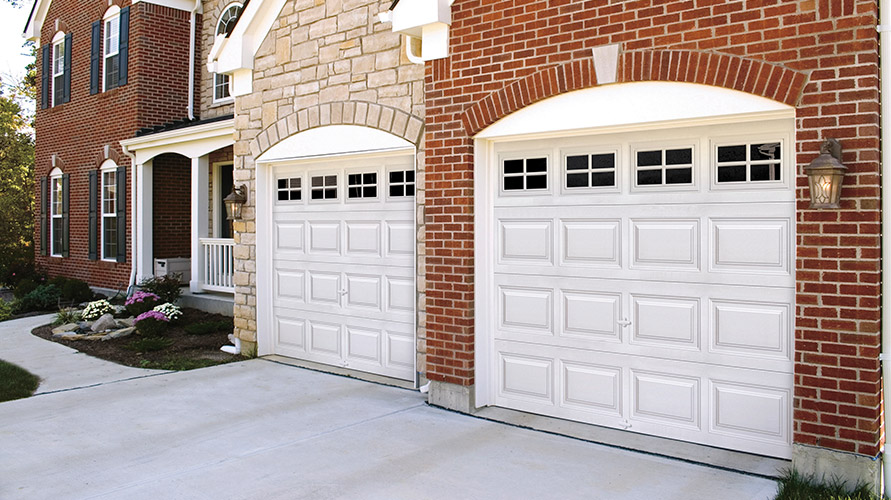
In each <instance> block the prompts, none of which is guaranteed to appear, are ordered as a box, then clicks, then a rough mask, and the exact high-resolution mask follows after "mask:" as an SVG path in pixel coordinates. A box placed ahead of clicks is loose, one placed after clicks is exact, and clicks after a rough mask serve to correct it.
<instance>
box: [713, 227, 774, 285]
mask: <svg viewBox="0 0 891 500" xmlns="http://www.w3.org/2000/svg"><path fill="white" fill-rule="evenodd" d="M709 223H710V226H711V238H710V243H711V248H712V260H711V267H712V270H715V271H722V270H723V271H737V272H746V273H767V274H784V275H788V274H789V273H790V255H789V250H788V248H789V246H788V242H789V241H790V236H789V231H790V227H791V225H792V221H791V219H788V218H776V219H755V220H752V219H717V218H712V219H710V220H709Z"/></svg>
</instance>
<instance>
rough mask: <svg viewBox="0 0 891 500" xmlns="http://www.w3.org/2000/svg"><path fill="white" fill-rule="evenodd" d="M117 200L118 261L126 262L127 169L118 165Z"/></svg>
mask: <svg viewBox="0 0 891 500" xmlns="http://www.w3.org/2000/svg"><path fill="white" fill-rule="evenodd" d="M115 197H116V198H117V199H116V200H115V201H116V202H117V206H116V207H115V208H116V209H117V210H116V214H115V215H116V217H117V223H118V262H127V169H126V168H125V167H118V170H117V186H115Z"/></svg>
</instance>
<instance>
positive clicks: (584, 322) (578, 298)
mask: <svg viewBox="0 0 891 500" xmlns="http://www.w3.org/2000/svg"><path fill="white" fill-rule="evenodd" d="M561 296H562V297H563V302H562V303H563V314H562V317H563V325H562V326H563V328H562V329H561V330H560V331H559V334H560V335H562V336H565V337H580V338H585V339H590V338H592V337H593V338H597V339H599V340H606V341H613V342H621V341H622V332H621V329H620V328H621V327H620V325H619V323H618V322H619V320H620V319H621V318H622V317H623V316H622V296H621V295H620V294H616V293H602V292H586V291H582V290H562V293H561Z"/></svg>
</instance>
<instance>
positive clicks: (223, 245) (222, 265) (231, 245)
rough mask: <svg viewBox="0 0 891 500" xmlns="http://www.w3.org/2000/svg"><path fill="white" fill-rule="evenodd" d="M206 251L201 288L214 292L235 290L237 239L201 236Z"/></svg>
mask: <svg viewBox="0 0 891 500" xmlns="http://www.w3.org/2000/svg"><path fill="white" fill-rule="evenodd" d="M199 242H200V243H201V249H202V250H203V252H204V262H203V263H202V266H201V267H202V268H203V269H201V288H202V289H204V290H208V291H212V292H235V282H234V279H233V278H234V276H235V258H234V257H233V255H232V251H233V250H234V249H235V240H233V239H231V238H200V239H199Z"/></svg>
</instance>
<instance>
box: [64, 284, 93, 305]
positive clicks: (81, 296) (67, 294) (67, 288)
mask: <svg viewBox="0 0 891 500" xmlns="http://www.w3.org/2000/svg"><path fill="white" fill-rule="evenodd" d="M62 298H63V299H65V300H70V301H71V302H73V303H75V304H80V303H81V302H87V301H88V300H93V290H92V289H91V288H90V285H88V284H87V282H86V281H81V280H79V279H73V278H72V279H69V280H67V281H66V282H65V284H64V285H62Z"/></svg>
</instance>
